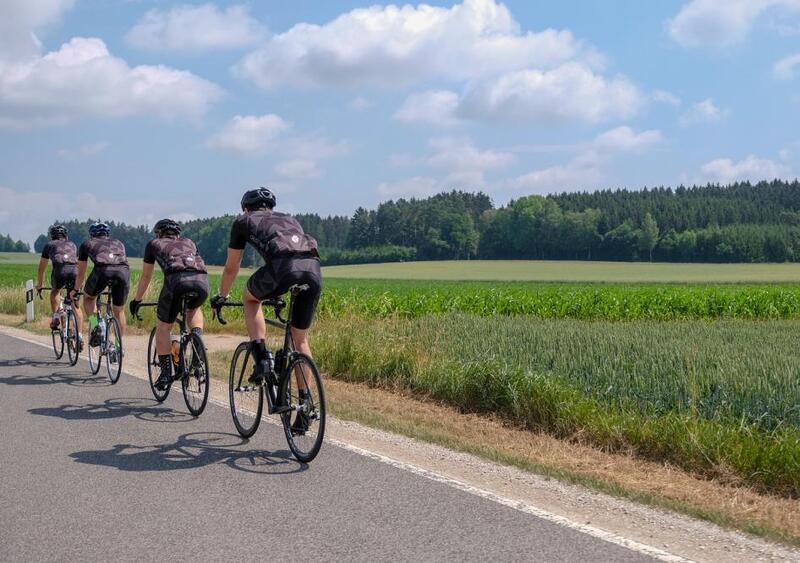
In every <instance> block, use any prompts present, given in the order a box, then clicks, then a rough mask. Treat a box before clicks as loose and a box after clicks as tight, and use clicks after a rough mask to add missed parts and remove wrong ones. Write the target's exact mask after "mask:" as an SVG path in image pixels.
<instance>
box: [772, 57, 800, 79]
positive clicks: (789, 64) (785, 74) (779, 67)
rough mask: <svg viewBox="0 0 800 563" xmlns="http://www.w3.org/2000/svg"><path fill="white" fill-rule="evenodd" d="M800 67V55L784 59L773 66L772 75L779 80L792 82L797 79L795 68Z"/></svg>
mask: <svg viewBox="0 0 800 563" xmlns="http://www.w3.org/2000/svg"><path fill="white" fill-rule="evenodd" d="M797 66H800V53H795V54H794V55H789V56H788V57H784V58H782V59H781V60H779V61H778V62H776V63H775V64H774V65H773V66H772V75H773V76H774V77H775V78H777V79H779V80H791V79H793V78H794V77H795V68H796V67H797Z"/></svg>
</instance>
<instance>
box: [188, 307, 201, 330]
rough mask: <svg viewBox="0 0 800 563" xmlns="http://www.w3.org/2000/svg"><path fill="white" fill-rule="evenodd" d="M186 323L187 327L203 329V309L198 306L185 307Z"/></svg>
mask: <svg viewBox="0 0 800 563" xmlns="http://www.w3.org/2000/svg"><path fill="white" fill-rule="evenodd" d="M186 324H187V326H188V327H189V329H193V328H199V329H200V330H203V326H204V319H203V310H202V309H201V308H200V307H198V308H197V309H186Z"/></svg>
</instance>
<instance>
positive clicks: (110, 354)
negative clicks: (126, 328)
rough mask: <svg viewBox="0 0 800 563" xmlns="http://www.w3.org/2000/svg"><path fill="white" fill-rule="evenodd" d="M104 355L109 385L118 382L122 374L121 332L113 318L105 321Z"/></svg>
mask: <svg viewBox="0 0 800 563" xmlns="http://www.w3.org/2000/svg"><path fill="white" fill-rule="evenodd" d="M103 344H104V346H105V351H104V355H105V357H106V370H107V371H108V379H109V381H111V384H112V385H113V384H115V383H116V382H117V381H119V376H120V375H121V374H122V332H121V331H120V329H119V322H118V321H117V319H115V318H114V317H109V318H108V319H106V338H105V342H104V343H103Z"/></svg>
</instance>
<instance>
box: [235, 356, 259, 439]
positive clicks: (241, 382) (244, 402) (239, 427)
mask: <svg viewBox="0 0 800 563" xmlns="http://www.w3.org/2000/svg"><path fill="white" fill-rule="evenodd" d="M251 359H252V358H251V354H250V344H249V343H248V342H242V343H241V344H239V346H238V347H237V348H236V352H234V353H233V359H232V360H231V372H230V376H229V377H228V397H229V400H230V403H231V415H232V416H233V424H234V425H235V426H236V431H237V432H239V435H240V436H241V437H242V438H249V437H250V436H252V435H253V434H255V433H256V430H258V425H259V424H260V423H261V413H262V411H263V410H264V394H263V393H262V392H261V387H258V386H254V385H250V384H249V383H248V379H249V378H250V374H251V373H252V372H253V369H255V362H253V361H251Z"/></svg>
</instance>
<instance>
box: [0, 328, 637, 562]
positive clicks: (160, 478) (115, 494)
mask: <svg viewBox="0 0 800 563" xmlns="http://www.w3.org/2000/svg"><path fill="white" fill-rule="evenodd" d="M223 558H224V559H239V560H256V559H259V560H264V559H266V560H270V559H276V558H288V559H290V560H300V559H303V560H337V561H340V560H423V559H424V560H481V561H486V560H489V559H492V560H528V561H530V560H537V561H644V560H648V558H647V557H646V556H644V555H642V554H641V553H638V552H634V551H630V550H627V549H626V548H624V547H620V546H618V545H615V544H611V543H607V542H605V541H603V540H600V539H597V538H594V537H591V536H588V535H585V534H583V533H581V532H579V531H576V530H573V529H570V528H567V527H563V526H559V525H557V524H554V523H552V522H549V521H546V520H542V519H539V518H537V517H535V516H532V515H530V514H526V513H523V512H520V511H517V510H514V509H513V508H510V507H507V506H503V505H501V504H498V503H495V502H493V501H491V500H488V499H485V498H481V497H479V496H476V495H473V494H470V493H468V492H464V491H461V490H458V489H456V488H453V487H451V486H449V485H447V484H444V483H439V482H436V481H433V480H430V479H426V478H424V477H421V476H419V475H415V474H413V473H410V472H407V471H403V470H402V469H399V468H396V467H393V466H391V465H388V464H385V463H381V462H379V461H376V460H373V459H370V458H367V457H364V456H361V455H358V454H356V453H353V452H350V451H347V450H345V449H342V448H338V447H336V446H334V445H332V444H325V445H324V446H323V450H322V452H321V454H320V456H319V457H318V458H317V459H316V460H315V461H314V462H312V463H311V464H310V465H302V464H300V463H297V462H296V461H294V459H293V458H292V457H291V454H290V453H289V451H288V448H287V447H286V443H285V440H284V437H283V434H282V433H281V431H280V430H279V429H278V428H277V427H274V426H272V425H270V424H262V425H261V428H260V429H259V432H258V433H257V434H256V435H255V436H254V437H253V438H252V439H250V440H249V441H243V440H241V439H240V438H239V436H238V435H237V434H236V433H235V430H234V428H233V423H232V422H231V419H230V412H229V411H228V410H227V409H226V408H223V407H220V406H218V405H214V404H209V405H208V407H207V409H206V411H205V412H204V413H203V415H202V416H201V417H200V418H198V419H193V418H192V417H191V416H189V415H188V414H187V412H186V408H185V405H184V404H183V400H182V397H181V395H180V393H179V392H176V390H175V389H173V392H172V393H171V394H170V398H169V399H168V400H167V401H166V402H165V403H164V404H162V405H159V404H158V403H156V402H155V401H154V400H153V399H152V397H151V395H150V391H149V389H148V387H147V385H146V383H145V382H144V381H142V380H141V379H137V378H134V377H131V376H128V375H126V374H123V376H122V378H121V379H120V382H119V383H118V384H117V385H113V386H112V385H110V384H109V382H108V379H107V378H106V377H105V370H104V369H103V370H101V372H100V373H99V374H98V375H97V376H91V375H90V374H89V372H88V366H87V365H86V364H85V363H84V362H81V363H79V364H78V365H77V366H76V367H75V368H70V367H69V366H67V365H66V363H65V362H64V361H59V362H56V361H54V360H53V356H52V352H49V351H48V350H46V349H45V348H42V347H40V346H36V345H33V344H30V343H27V342H24V341H21V340H17V339H13V338H10V337H7V336H4V335H0V560H3V561H53V560H62V561H63V560H70V561H87V560H90V561H108V560H115V561H116V560H131V561H132V560H137V561H142V560H146V561H147V560H165V559H170V560H185V561H197V560H221V559H223Z"/></svg>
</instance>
